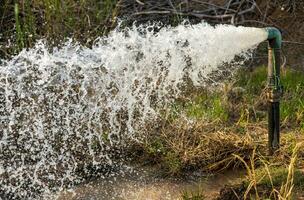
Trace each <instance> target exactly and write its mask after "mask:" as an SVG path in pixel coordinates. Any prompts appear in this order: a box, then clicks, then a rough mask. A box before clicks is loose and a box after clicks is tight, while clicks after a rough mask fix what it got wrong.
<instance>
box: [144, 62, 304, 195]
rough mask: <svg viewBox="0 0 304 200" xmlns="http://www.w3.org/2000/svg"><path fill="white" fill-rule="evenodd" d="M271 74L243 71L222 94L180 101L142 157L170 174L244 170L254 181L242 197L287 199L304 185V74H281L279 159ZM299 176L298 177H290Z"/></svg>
mask: <svg viewBox="0 0 304 200" xmlns="http://www.w3.org/2000/svg"><path fill="white" fill-rule="evenodd" d="M266 74H267V73H266V67H265V66H262V67H258V68H256V69H254V70H251V71H250V70H248V69H241V70H240V71H239V72H238V73H237V74H236V77H235V81H234V82H233V83H226V84H224V85H223V86H222V87H221V89H220V90H215V91H208V90H204V89H202V90H201V91H198V92H195V93H193V94H192V96H191V97H190V98H187V99H185V100H179V101H177V102H175V104H173V105H172V107H171V109H170V110H168V111H167V112H166V114H164V116H163V122H162V125H161V128H160V130H159V131H158V132H156V133H155V134H149V136H148V137H147V140H146V143H145V144H143V145H142V146H140V149H141V151H139V152H141V154H140V155H139V157H140V158H141V159H142V160H143V161H145V163H147V161H148V163H150V164H153V165H158V166H159V167H160V169H161V171H162V172H163V173H164V174H165V175H169V176H172V175H173V176H183V174H184V172H187V171H192V170H200V171H203V172H211V173H214V172H215V173H218V172H221V171H223V170H225V169H230V168H235V167H237V168H245V169H247V171H248V177H246V180H250V181H249V182H244V183H243V184H242V185H241V186H239V187H241V188H244V189H243V190H241V191H240V193H239V194H238V195H240V196H248V197H249V196H250V195H251V196H252V195H253V196H255V198H256V199H259V198H260V199H261V196H263V195H264V196H263V198H265V196H267V195H268V196H267V197H269V196H271V198H272V199H273V198H275V197H276V198H278V197H279V195H281V196H282V195H283V194H282V192H281V190H284V191H285V193H286V190H288V191H289V190H293V189H295V190H296V189H297V188H299V187H300V186H302V185H303V184H304V182H303V177H304V175H303V173H301V170H300V169H303V166H304V165H303V164H304V162H303V160H304V152H303V145H302V146H300V144H299V143H300V142H303V141H304V107H303V99H304V82H303V80H304V74H303V73H298V72H295V71H293V70H290V69H285V70H284V71H283V72H282V83H283V84H284V91H285V92H284V97H283V99H282V106H281V119H282V146H281V149H280V151H279V152H277V153H276V155H275V156H274V157H268V156H267V113H266V109H267V107H266V101H265V99H266V98H265V90H264V88H265V85H266ZM189 99H190V100H189ZM297 145H298V146H297ZM291 165H292V166H291ZM285 169H287V171H286V170H285ZM288 169H289V170H288ZM265 170H266V171H265ZM290 170H291V171H290ZM265 172H267V174H265ZM294 173H296V174H297V175H296V178H292V179H291V178H290V176H292V177H293V175H294ZM267 177H268V179H267ZM288 181H289V183H287V182H288ZM284 184H285V186H284ZM293 184H294V185H293ZM281 186H282V187H285V189H281ZM291 186H294V187H291ZM286 187H289V189H287V188H286ZM247 188H248V189H247ZM255 190H256V191H257V192H254V191H255ZM230 191H232V190H230ZM252 192H253V193H252ZM285 193H284V195H285V196H286V195H287V194H285ZM225 195H227V193H226V194H225ZM233 195H234V194H233ZM288 195H289V196H290V194H288ZM288 195H287V196H288ZM188 196H189V195H188ZM190 196H191V195H190ZM194 196H195V195H194ZM263 198H262V199H263ZM184 199H187V198H186V197H185V198H184ZM188 199H189V198H188ZM190 199H191V198H190ZM194 199H195V198H194ZM281 199H290V198H289V197H288V198H287V197H286V198H281Z"/></svg>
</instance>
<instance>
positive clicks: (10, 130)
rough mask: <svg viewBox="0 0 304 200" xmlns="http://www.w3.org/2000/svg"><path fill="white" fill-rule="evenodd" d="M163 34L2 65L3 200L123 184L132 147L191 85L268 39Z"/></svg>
mask: <svg viewBox="0 0 304 200" xmlns="http://www.w3.org/2000/svg"><path fill="white" fill-rule="evenodd" d="M157 26H158V25H155V24H154V25H153V24H151V25H142V26H139V27H135V26H134V27H131V28H125V29H122V28H119V27H118V28H117V29H116V30H114V31H112V32H111V33H110V34H109V36H108V37H101V38H99V39H97V40H96V41H95V42H94V45H93V46H92V48H87V47H84V46H81V45H79V44H77V43H74V42H72V41H71V40H69V41H67V42H66V43H64V44H62V45H61V47H60V48H59V47H58V48H53V49H51V50H50V49H49V48H48V47H47V45H46V43H45V42H44V41H43V40H42V41H39V42H37V44H36V45H35V47H33V48H31V49H28V50H26V49H24V50H23V51H22V52H20V53H19V54H18V55H16V56H14V57H13V58H12V59H10V60H0V197H2V198H3V199H46V198H48V197H49V195H50V194H54V193H56V192H57V191H60V190H62V189H63V188H69V187H72V186H73V185H75V184H79V183H81V182H83V181H85V180H87V179H88V177H94V176H101V177H103V176H104V177H109V176H112V177H113V176H114V177H115V176H116V175H117V174H123V173H124V172H125V170H127V169H128V167H127V166H125V165H124V164H123V160H124V159H123V158H121V157H120V156H121V155H123V152H124V150H125V149H126V148H127V146H128V141H130V140H134V141H138V142H140V141H141V140H142V139H143V138H142V137H143V134H142V133H143V132H145V127H146V124H147V123H152V124H153V121H154V120H156V119H157V118H159V116H160V115H159V109H160V108H161V109H164V108H166V107H168V106H169V105H170V103H172V102H173V101H174V99H175V98H177V97H178V96H179V95H180V93H181V92H182V91H183V89H184V88H186V86H187V85H192V86H194V87H201V86H208V84H210V79H212V78H211V77H210V74H213V73H214V72H216V73H221V69H222V68H223V67H229V69H231V70H232V69H235V68H236V67H238V66H242V64H243V63H244V61H245V60H247V59H249V58H250V56H251V52H252V49H254V48H255V47H256V46H257V45H258V44H259V43H260V42H262V41H263V40H265V39H266V37H267V34H266V32H265V31H263V30H261V29H256V28H246V27H234V26H229V25H218V26H216V27H213V26H210V25H208V24H206V23H200V24H197V25H186V24H182V25H179V26H177V27H164V28H161V29H160V30H159V31H157V32H155V31H154V30H155V29H156V28H158V27H157ZM236 56H237V59H235V58H236ZM108 169H113V170H110V171H109V170H108ZM127 171H128V170H127Z"/></svg>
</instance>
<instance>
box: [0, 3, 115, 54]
mask: <svg viewBox="0 0 304 200" xmlns="http://www.w3.org/2000/svg"><path fill="white" fill-rule="evenodd" d="M118 6H119V5H118V4H117V1H116V0H104V1H96V0H89V1H83V0H82V1H77V0H65V1H60V0H29V1H22V0H17V1H13V0H4V1H1V2H0V17H1V18H0V19H1V20H0V30H1V31H0V57H2V58H3V57H9V56H10V55H12V54H16V53H18V52H19V51H20V50H21V49H23V48H28V47H32V46H33V45H34V44H35V42H36V41H37V40H38V39H46V40H47V41H48V42H49V44H55V45H58V44H60V42H61V41H63V40H64V39H66V38H68V37H71V38H73V39H74V40H76V41H79V42H81V43H82V44H84V45H90V44H92V42H93V41H94V39H96V38H97V37H99V36H102V35H104V34H107V33H108V31H109V30H110V29H112V28H113V27H114V26H115V22H116V14H117V9H118Z"/></svg>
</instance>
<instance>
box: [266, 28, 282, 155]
mask: <svg viewBox="0 0 304 200" xmlns="http://www.w3.org/2000/svg"><path fill="white" fill-rule="evenodd" d="M266 31H267V33H268V38H267V40H268V78H267V101H268V146H269V154H270V155H272V154H273V153H274V151H276V150H277V149H279V147H280V98H281V96H282V85H281V81H280V67H281V62H280V61H281V60H280V56H281V46H282V35H281V32H280V31H279V30H278V29H276V28H272V27H270V28H266Z"/></svg>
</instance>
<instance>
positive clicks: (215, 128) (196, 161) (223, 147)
mask: <svg viewBox="0 0 304 200" xmlns="http://www.w3.org/2000/svg"><path fill="white" fill-rule="evenodd" d="M256 130H257V129H256ZM256 130H255V131H252V130H251V131H249V132H247V133H245V134H239V133H236V132H234V130H233V129H231V128H222V127H221V126H220V125H219V124H218V122H206V121H202V120H193V119H192V120H187V119H184V118H179V119H176V120H174V121H173V122H172V121H171V122H168V121H167V122H165V124H163V126H162V128H161V129H160V133H159V134H158V135H157V136H155V135H151V136H148V137H147V141H146V143H145V145H144V149H145V150H146V153H148V154H149V156H148V157H150V158H151V156H152V157H153V156H154V158H156V160H157V162H158V163H161V164H162V165H163V167H165V168H166V169H167V170H168V172H169V173H172V174H178V173H180V172H181V171H182V170H185V169H189V168H199V169H201V170H203V171H213V172H214V171H221V170H224V169H226V168H229V167H233V166H237V165H239V164H240V160H238V159H236V157H235V156H234V155H235V154H237V155H238V156H239V157H240V158H242V159H244V160H247V159H249V155H251V153H252V151H253V150H254V149H255V148H256V147H257V146H258V148H264V145H265V144H266V140H265V135H264V134H261V132H260V131H264V130H263V129H260V131H256Z"/></svg>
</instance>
